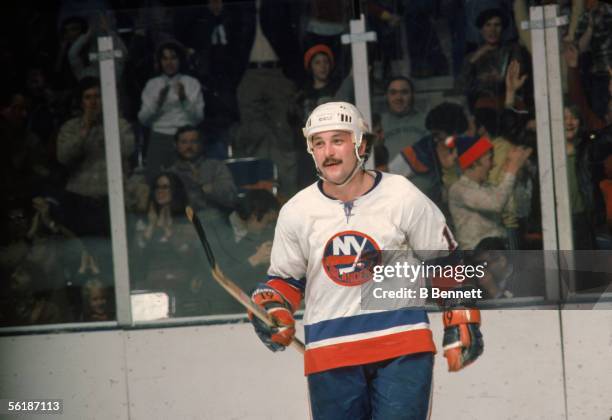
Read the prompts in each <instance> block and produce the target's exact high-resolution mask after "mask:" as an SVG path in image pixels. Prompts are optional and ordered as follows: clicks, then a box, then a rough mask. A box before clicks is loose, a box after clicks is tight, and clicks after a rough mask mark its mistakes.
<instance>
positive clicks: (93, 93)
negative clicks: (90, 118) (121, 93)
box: [81, 87, 101, 114]
mask: <svg viewBox="0 0 612 420" xmlns="http://www.w3.org/2000/svg"><path fill="white" fill-rule="evenodd" d="M81 106H82V107H83V111H85V112H92V113H96V114H97V113H99V112H100V111H101V101H100V89H99V88H98V87H92V88H89V89H87V90H86V91H85V92H83V96H82V98H81Z"/></svg>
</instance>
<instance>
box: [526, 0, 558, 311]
mask: <svg viewBox="0 0 612 420" xmlns="http://www.w3.org/2000/svg"><path fill="white" fill-rule="evenodd" d="M529 19H530V20H529V27H530V30H531V47H532V51H533V85H534V89H533V90H534V100H535V107H536V126H537V138H538V167H539V171H538V172H539V177H540V204H541V208H542V234H543V247H544V265H545V268H546V271H545V273H546V296H547V298H548V299H551V300H557V299H558V298H559V296H560V295H559V277H558V268H559V264H558V260H557V259H556V258H555V256H554V253H555V252H556V251H557V250H558V249H559V242H558V237H557V217H556V213H555V204H554V203H555V192H554V185H555V183H554V172H553V162H552V157H553V153H552V147H551V143H552V140H551V127H550V115H549V104H548V78H547V74H546V42H545V37H544V27H543V25H539V23H542V22H544V9H543V8H542V7H532V8H530V10H529Z"/></svg>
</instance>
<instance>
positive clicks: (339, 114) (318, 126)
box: [302, 102, 369, 160]
mask: <svg viewBox="0 0 612 420" xmlns="http://www.w3.org/2000/svg"><path fill="white" fill-rule="evenodd" d="M330 130H342V131H350V132H351V133H352V134H353V144H354V145H355V154H356V155H357V159H358V160H361V158H360V157H359V153H358V149H359V146H361V140H362V139H363V136H364V134H365V133H366V132H368V131H369V130H368V125H367V124H366V122H365V120H364V119H363V116H362V115H361V112H359V110H358V109H357V107H356V106H355V105H353V104H350V103H348V102H328V103H325V104H322V105H319V106H318V107H316V108H315V109H314V111H312V113H311V114H310V117H308V121H306V126H305V127H304V128H303V129H302V132H303V133H304V137H305V138H306V148H307V149H308V153H310V154H312V137H313V136H314V135H315V134H317V133H322V132H324V131H330Z"/></svg>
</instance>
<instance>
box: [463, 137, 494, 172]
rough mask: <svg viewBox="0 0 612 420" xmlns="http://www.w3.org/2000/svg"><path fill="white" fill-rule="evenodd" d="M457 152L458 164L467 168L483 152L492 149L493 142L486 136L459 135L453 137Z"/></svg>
mask: <svg viewBox="0 0 612 420" xmlns="http://www.w3.org/2000/svg"><path fill="white" fill-rule="evenodd" d="M455 144H456V145H457V152H458V154H459V166H460V167H461V169H462V170H465V169H467V168H469V167H470V166H471V165H472V163H474V162H475V161H477V160H478V159H480V157H481V156H483V155H484V154H485V153H487V152H488V151H489V150H491V149H493V143H491V140H489V139H488V138H486V137H480V138H477V137H469V136H461V137H457V138H456V139H455Z"/></svg>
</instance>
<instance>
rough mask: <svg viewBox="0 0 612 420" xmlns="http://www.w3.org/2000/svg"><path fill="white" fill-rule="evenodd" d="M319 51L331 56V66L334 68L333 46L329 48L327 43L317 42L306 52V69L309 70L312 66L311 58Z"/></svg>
mask: <svg viewBox="0 0 612 420" xmlns="http://www.w3.org/2000/svg"><path fill="white" fill-rule="evenodd" d="M319 53H323V54H326V55H327V56H328V57H329V64H331V68H332V69H333V68H334V53H333V52H332V50H331V48H329V47H328V46H327V45H325V44H317V45H314V46H312V47H310V48H308V50H306V52H305V53H304V69H305V70H308V69H309V67H310V60H312V58H313V57H314V56H315V55H316V54H319Z"/></svg>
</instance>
